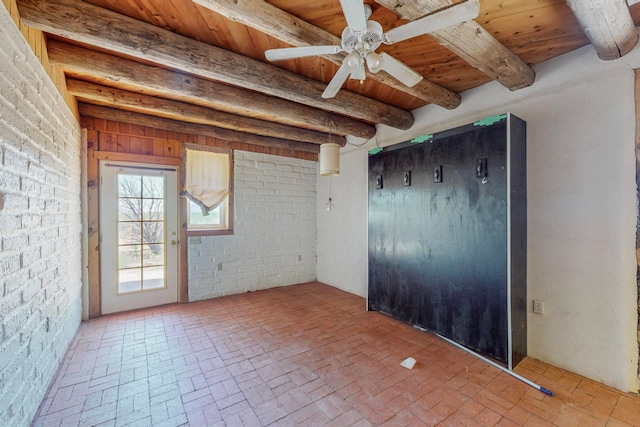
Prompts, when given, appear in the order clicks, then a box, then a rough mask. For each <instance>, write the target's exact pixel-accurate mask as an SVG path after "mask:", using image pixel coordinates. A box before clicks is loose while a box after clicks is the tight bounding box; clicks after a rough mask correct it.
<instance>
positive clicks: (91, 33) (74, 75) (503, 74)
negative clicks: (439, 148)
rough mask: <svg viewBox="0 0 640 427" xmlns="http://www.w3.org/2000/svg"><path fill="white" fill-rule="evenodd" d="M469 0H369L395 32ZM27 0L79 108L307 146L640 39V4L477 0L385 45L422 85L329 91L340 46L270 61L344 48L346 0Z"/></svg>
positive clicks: (511, 85) (389, 81)
mask: <svg viewBox="0 0 640 427" xmlns="http://www.w3.org/2000/svg"><path fill="white" fill-rule="evenodd" d="M356 1H357V0H356ZM459 2H460V0H458V1H450V0H421V1H418V0H375V2H374V1H373V0H365V3H368V4H370V6H371V8H372V15H371V18H370V19H372V20H374V21H377V22H379V23H380V24H381V25H382V27H383V29H384V30H385V31H387V30H389V29H392V28H395V27H398V26H400V25H402V24H404V23H406V22H407V21H412V20H415V19H418V18H420V17H422V16H425V15H428V14H429V13H433V12H434V11H437V10H440V9H442V8H444V7H447V6H449V5H451V4H452V3H459ZM17 3H18V7H19V10H20V14H21V17H22V19H23V20H24V22H25V23H26V24H27V25H29V26H33V27H35V28H38V29H41V30H43V31H45V33H47V35H48V53H49V57H50V60H51V62H52V63H53V64H55V65H56V66H59V67H61V68H63V69H64V70H65V74H66V76H67V84H68V88H69V91H70V92H71V93H72V94H73V95H75V96H76V97H77V99H78V101H79V102H80V104H79V105H80V111H81V113H82V114H85V115H90V116H94V117H101V118H108V119H114V120H119V121H129V122H131V123H138V124H140V123H153V124H154V125H155V126H158V127H164V128H167V129H171V128H172V127H173V128H176V129H178V128H179V129H180V130H181V131H188V130H189V126H192V129H193V130H194V131H196V130H197V131H198V132H206V133H207V134H208V135H214V136H216V137H219V138H221V139H226V140H237V141H242V142H248V143H253V144H258V145H265V146H274V147H288V148H291V149H295V150H300V151H307V152H309V151H310V152H317V151H318V147H319V144H321V143H325V142H336V143H338V144H340V145H344V144H345V142H346V138H345V136H347V135H354V136H358V137H362V138H371V137H373V136H374V134H375V125H376V124H380V123H381V124H385V125H388V126H392V127H396V128H400V129H408V128H410V127H411V125H412V124H413V115H412V114H411V110H413V109H416V108H418V107H421V106H424V105H427V104H430V103H433V104H435V105H438V106H440V107H441V108H445V109H449V110H453V109H455V108H456V107H458V106H459V105H460V102H461V97H460V93H461V92H463V91H465V90H468V89H471V88H474V87H477V86H480V85H482V84H484V83H487V82H489V81H491V80H496V81H498V82H499V83H501V84H502V85H503V86H504V88H505V89H504V90H505V91H509V90H519V89H521V88H523V87H527V86H530V85H532V84H535V73H534V71H533V68H532V66H533V65H535V64H539V63H541V62H543V61H546V60H548V59H551V58H553V57H556V56H559V55H562V54H564V53H567V52H569V51H571V50H574V49H577V48H580V47H582V46H584V45H586V44H588V43H593V44H594V45H595V46H596V52H597V53H598V55H599V56H600V57H601V58H602V59H607V60H615V59H616V58H618V57H619V56H622V55H624V54H625V53H627V52H628V51H629V50H630V49H631V48H633V47H634V46H635V44H636V42H637V35H636V31H635V25H637V24H638V23H639V22H640V4H635V3H636V2H630V3H633V5H632V6H628V5H627V3H626V2H624V1H623V0H568V1H565V0H535V1H533V0H480V14H479V16H478V17H477V18H476V19H475V20H472V21H467V22H464V23H461V24H456V25H452V26H450V27H447V28H445V29H442V30H439V31H436V32H434V33H431V34H429V35H423V36H419V37H415V38H412V39H409V40H406V41H402V42H399V43H396V44H393V45H384V44H383V45H382V46H380V48H378V50H377V51H378V52H386V53H388V54H389V55H391V56H393V57H394V58H396V59H398V60H400V61H402V62H404V63H405V64H407V65H408V66H410V67H411V68H413V69H414V70H416V71H417V72H418V73H419V74H420V75H422V76H423V77H424V78H423V80H422V81H420V82H419V83H418V84H417V85H416V86H414V87H412V88H407V87H405V86H403V85H402V84H401V83H399V82H397V80H395V79H394V78H393V77H391V76H389V75H387V74H385V73H384V72H380V73H378V74H371V73H369V72H368V71H367V77H366V79H365V80H364V81H363V82H362V83H361V82H360V81H357V80H348V81H347V83H346V84H345V85H344V86H343V89H342V90H340V91H339V92H338V94H337V95H336V96H335V98H331V99H323V98H321V96H320V95H321V94H322V92H323V91H324V88H325V87H326V84H327V83H328V82H329V81H330V80H331V78H332V77H333V75H334V74H335V73H336V71H337V70H338V67H339V66H340V64H341V62H342V59H343V58H344V54H336V55H327V56H324V57H307V58H301V59H294V60H285V61H278V62H273V63H270V62H269V61H267V60H266V59H265V55H264V52H265V50H267V49H273V48H281V47H291V46H308V45H335V44H338V45H339V44H340V38H339V37H340V34H341V33H342V30H343V29H344V27H345V26H346V21H345V18H344V16H343V13H342V9H341V7H340V1H339V0H295V1H294V0H268V1H264V0H86V1H80V0H18V1H17Z"/></svg>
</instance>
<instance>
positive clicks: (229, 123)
mask: <svg viewBox="0 0 640 427" xmlns="http://www.w3.org/2000/svg"><path fill="white" fill-rule="evenodd" d="M67 91H68V92H69V93H70V94H71V95H73V96H75V97H76V98H78V100H80V101H84V102H88V103H92V104H93V103H97V104H98V105H103V106H110V107H114V108H118V109H122V110H126V111H135V112H137V113H143V114H149V115H152V116H158V117H164V118H166V119H172V120H179V121H183V122H187V123H198V124H202V125H210V126H215V127H218V128H222V129H229V130H235V131H238V132H244V133H251V134H255V135H263V136H270V137H274V138H280V139H288V140H291V141H297V142H309V143H312V144H324V143H325V142H333V143H336V144H338V145H340V146H341V147H344V146H345V145H346V143H347V141H346V139H345V137H344V136H340V135H328V134H326V133H321V132H316V131H313V130H307V129H300V128H295V127H292V126H287V125H281V124H278V123H271V122H267V121H264V120H258V119H253V118H250V117H242V116H236V115H233V114H229V113H225V112H222V111H215V110H211V109H209V108H206V107H200V106H198V105H192V104H187V103H184V102H180V101H172V100H169V99H165V98H158V97H155V96H149V95H143V94H140V93H134V92H129V91H126V90H122V89H115V88H111V87H107V86H103V85H99V84H95V83H90V82H85V81H82V80H75V79H67Z"/></svg>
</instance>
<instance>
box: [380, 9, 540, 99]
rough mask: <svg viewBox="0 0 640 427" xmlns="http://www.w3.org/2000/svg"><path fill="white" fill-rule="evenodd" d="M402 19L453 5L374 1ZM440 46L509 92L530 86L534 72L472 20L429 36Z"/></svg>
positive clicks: (412, 17)
mask: <svg viewBox="0 0 640 427" xmlns="http://www.w3.org/2000/svg"><path fill="white" fill-rule="evenodd" d="M375 2H376V3H378V4H380V5H382V6H384V7H385V8H387V9H389V10H391V11H393V12H395V13H396V14H397V15H398V16H400V17H401V18H404V19H407V20H409V21H414V20H416V19H418V18H422V17H423V16H425V15H428V14H430V13H432V12H435V11H436V10H439V9H442V8H445V7H447V6H450V5H452V4H453V2H452V1H451V0H375ZM429 35H430V36H432V37H433V38H434V39H436V40H437V41H438V43H440V44H441V45H442V46H444V47H446V48H447V49H449V50H451V51H452V52H453V53H455V54H456V55H458V56H459V57H461V58H462V59H464V60H465V61H467V62H468V63H469V64H470V65H471V66H473V67H474V68H477V69H478V70H480V71H482V72H483V73H485V74H486V75H488V76H489V77H491V78H492V79H494V80H496V81H498V82H500V83H501V84H502V85H503V86H505V87H506V88H508V89H510V90H517V89H522V88H524V87H527V86H531V85H532V84H533V82H534V80H535V72H534V71H533V69H532V68H531V67H529V66H528V65H527V64H526V63H524V61H522V60H521V59H520V58H519V57H518V56H517V55H515V54H514V53H513V52H511V51H510V50H509V49H507V48H506V47H505V46H504V45H503V44H502V43H500V42H499V41H498V40H496V38H495V37H493V36H492V35H491V34H490V33H489V32H488V31H487V30H485V29H484V28H482V26H480V24H478V23H477V22H475V21H466V22H462V23H460V24H457V25H452V26H450V27H448V28H445V29H443V30H439V31H436V32H433V33H430V34H429Z"/></svg>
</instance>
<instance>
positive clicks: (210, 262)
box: [189, 151, 317, 301]
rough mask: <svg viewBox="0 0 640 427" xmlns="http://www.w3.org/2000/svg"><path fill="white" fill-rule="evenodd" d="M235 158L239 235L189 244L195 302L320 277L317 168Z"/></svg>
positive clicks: (239, 154)
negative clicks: (317, 226)
mask: <svg viewBox="0 0 640 427" xmlns="http://www.w3.org/2000/svg"><path fill="white" fill-rule="evenodd" d="M234 156H235V169H234V176H235V183H234V190H235V194H234V196H235V222H234V229H235V234H233V235H230V236H207V237H191V238H189V300H190V301H197V300H202V299H208V298H215V297H219V296H223V295H231V294H238V293H243V292H248V291H255V290H258V289H268V288H273V287H278V286H285V285H292V284H296V283H301V282H307V281H311V280H315V277H316V176H317V163H316V162H312V161H308V160H299V159H291V158H285V157H279V156H271V155H266V154H257V153H250V152H245V151H236V152H235V154H234ZM219 264H221V266H222V269H221V270H218V265H219Z"/></svg>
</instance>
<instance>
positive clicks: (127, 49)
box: [17, 0, 415, 129]
mask: <svg viewBox="0 0 640 427" xmlns="http://www.w3.org/2000/svg"><path fill="white" fill-rule="evenodd" d="M17 4H18V10H19V12H20V16H21V18H22V21H23V22H24V23H25V25H27V26H30V27H32V28H36V29H39V30H41V31H44V32H47V33H51V34H55V35H57V36H60V37H63V38H66V39H70V40H74V41H77V42H80V43H85V44H88V45H93V46H97V47H99V48H102V49H106V50H109V51H112V52H118V53H120V54H124V55H129V56H132V57H135V58H138V59H141V60H144V61H149V62H152V63H155V64H160V65H162V66H165V67H169V68H173V69H176V70H180V71H183V72H186V73H190V74H194V75H196V76H200V77H204V78H209V79H213V80H217V81H219V82H222V83H226V84H230V85H234V86H239V87H244V88H246V89H250V90H254V91H257V92H263V93H266V94H269V95H272V96H277V97H280V98H284V99H288V100H290V101H294V102H298V103H301V104H305V105H309V106H312V107H316V108H320V109H323V110H327V111H332V112H334V113H338V114H343V115H346V116H350V117H356V118H358V119H360V120H364V121H367V122H370V123H383V124H385V125H387V126H391V127H394V128H398V129H408V128H410V127H411V126H412V125H413V122H414V120H415V119H414V117H413V115H412V114H411V113H410V112H409V111H406V110H402V109H400V108H397V107H394V106H391V105H387V104H383V103H382V102H379V101H375V100H372V99H370V98H367V97H364V96H361V95H358V94H355V93H352V92H348V91H341V92H340V93H339V94H338V95H337V96H336V97H335V98H332V99H323V98H321V96H320V95H321V94H322V92H324V89H325V85H324V83H320V82H317V81H313V80H309V79H306V78H304V77H302V76H299V75H297V74H294V73H291V72H286V71H283V70H281V69H279V68H277V67H275V66H273V65H270V64H265V63H263V62H260V61H256V60H254V59H251V58H247V57H245V56H242V55H239V54H237V53H234V52H230V51H227V50H224V49H220V48H218V47H215V46H212V45H209V44H206V43H202V42H199V41H196V40H193V39H190V38H188V37H185V36H182V35H179V34H176V33H173V32H171V31H168V30H164V29H161V28H158V27H155V26H154V25H151V24H147V23H145V22H141V21H138V20H135V19H132V18H129V17H127V16H124V15H120V14H118V13H115V12H112V11H110V10H107V9H103V8H101V7H97V6H94V5H92V4H89V3H85V2H82V1H79V0H18V1H17Z"/></svg>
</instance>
